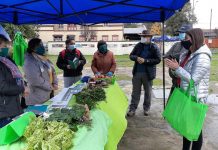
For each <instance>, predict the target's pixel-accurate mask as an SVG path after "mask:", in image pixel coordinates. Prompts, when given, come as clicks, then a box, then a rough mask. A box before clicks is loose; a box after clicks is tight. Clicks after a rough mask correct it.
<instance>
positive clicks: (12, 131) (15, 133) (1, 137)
mask: <svg viewBox="0 0 218 150" xmlns="http://www.w3.org/2000/svg"><path fill="white" fill-rule="evenodd" d="M35 117H36V116H35V114H34V113H33V112H27V113H24V114H22V115H20V116H19V118H17V119H16V120H14V121H12V122H11V123H9V124H7V125H6V126H4V127H2V128H0V145H6V144H11V143H13V142H15V141H16V140H18V139H19V138H20V137H22V136H23V134H24V132H25V129H26V127H27V126H28V125H29V123H30V121H31V118H35Z"/></svg>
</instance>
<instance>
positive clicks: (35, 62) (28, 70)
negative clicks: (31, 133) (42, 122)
mask: <svg viewBox="0 0 218 150" xmlns="http://www.w3.org/2000/svg"><path fill="white" fill-rule="evenodd" d="M23 70H24V74H25V78H26V80H27V85H28V87H29V89H30V93H29V95H28V96H26V97H25V100H26V105H38V104H43V103H44V102H46V101H48V100H49V99H50V98H51V97H50V96H51V93H52V91H53V90H57V89H58V80H57V76H56V73H55V69H54V65H53V64H52V62H51V61H50V60H49V59H48V58H47V57H46V56H45V48H44V46H43V44H42V40H41V39H39V38H33V39H31V40H30V41H29V42H28V48H27V54H26V55H25V61H24V67H23Z"/></svg>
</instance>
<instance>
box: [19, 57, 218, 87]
mask: <svg viewBox="0 0 218 150" xmlns="http://www.w3.org/2000/svg"><path fill="white" fill-rule="evenodd" d="M48 57H49V59H50V60H51V61H52V63H53V64H54V66H55V70H56V73H57V74H61V73H62V72H63V71H62V70H61V69H59V68H58V67H57V66H56V61H57V58H58V56H55V55H49V56H48ZM92 57H93V56H92V55H85V58H86V60H87V63H86V65H85V67H91V61H92ZM115 59H116V62H117V67H133V64H134V62H133V61H131V60H130V59H129V55H116V56H115ZM162 63H163V62H162V61H161V63H160V64H158V65H157V67H160V68H162V66H163V64H162ZM19 68H20V70H21V72H23V69H22V67H19ZM217 68H218V53H214V54H213V57H212V62H211V76H210V80H211V81H218V69H217ZM117 78H118V80H125V79H128V80H131V77H129V76H127V75H125V74H123V75H119V76H117ZM161 84H162V81H160V79H155V80H154V85H161Z"/></svg>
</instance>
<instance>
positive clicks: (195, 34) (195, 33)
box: [186, 28, 204, 51]
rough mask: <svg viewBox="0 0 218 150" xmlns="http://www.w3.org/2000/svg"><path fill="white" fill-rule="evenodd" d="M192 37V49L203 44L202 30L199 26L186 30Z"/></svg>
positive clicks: (196, 48)
mask: <svg viewBox="0 0 218 150" xmlns="http://www.w3.org/2000/svg"><path fill="white" fill-rule="evenodd" d="M186 34H188V35H189V36H190V37H191V39H192V47H193V50H194V51H196V50H198V49H199V48H200V47H201V46H203V45H204V32H203V31H202V30H201V29H200V28H195V29H191V30H189V31H187V32H186Z"/></svg>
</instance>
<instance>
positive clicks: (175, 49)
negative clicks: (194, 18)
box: [163, 25, 192, 97]
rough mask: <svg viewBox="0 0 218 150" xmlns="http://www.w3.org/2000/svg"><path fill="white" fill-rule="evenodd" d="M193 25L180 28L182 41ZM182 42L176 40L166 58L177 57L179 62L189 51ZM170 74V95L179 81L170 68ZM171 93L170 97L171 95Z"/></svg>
mask: <svg viewBox="0 0 218 150" xmlns="http://www.w3.org/2000/svg"><path fill="white" fill-rule="evenodd" d="M191 29H192V27H191V26H190V25H183V26H182V27H181V28H180V29H179V30H178V32H179V39H180V40H181V41H182V40H184V39H185V33H186V32H187V31H188V30H191ZM181 41H180V42H176V43H175V44H174V45H173V46H172V47H171V48H170V50H169V51H168V52H167V53H166V54H165V55H164V56H163V57H164V58H169V59H176V61H177V62H179V57H180V55H181V54H182V53H184V52H185V51H187V50H186V49H185V48H184V47H183V46H182V44H181ZM169 75H170V77H171V78H172V87H171V90H170V95H171V94H172V92H173V90H174V88H175V87H178V83H177V79H178V78H177V77H176V76H175V75H174V74H173V72H172V70H171V69H169ZM170 95H169V97H170Z"/></svg>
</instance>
